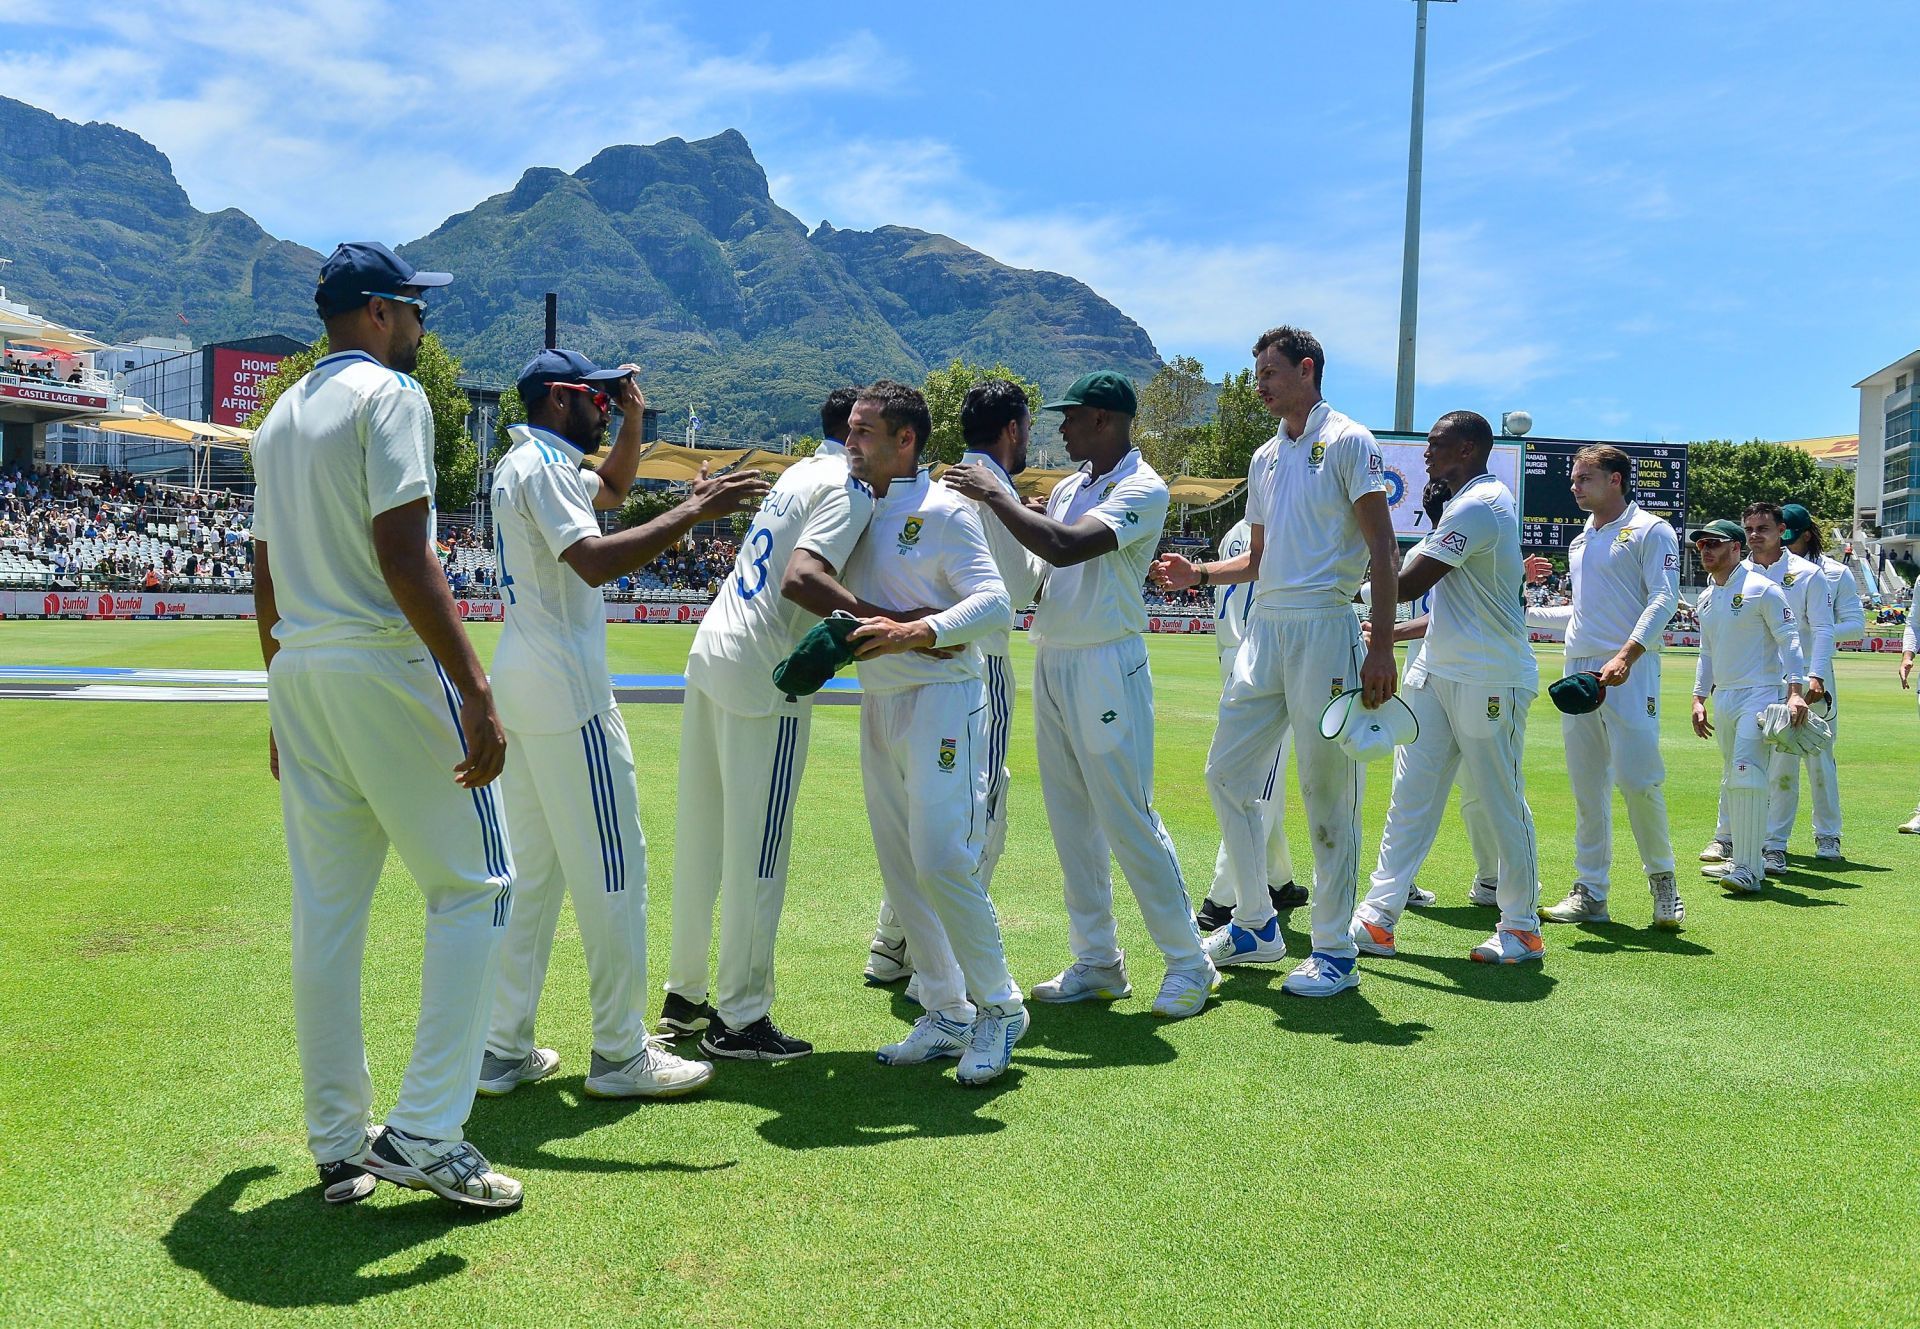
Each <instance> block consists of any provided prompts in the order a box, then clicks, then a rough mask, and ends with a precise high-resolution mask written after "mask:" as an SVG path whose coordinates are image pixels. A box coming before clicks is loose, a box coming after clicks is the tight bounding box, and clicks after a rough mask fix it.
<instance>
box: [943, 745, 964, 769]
mask: <svg viewBox="0 0 1920 1329" xmlns="http://www.w3.org/2000/svg"><path fill="white" fill-rule="evenodd" d="M959 755H960V754H959V751H958V747H957V744H956V740H954V739H951V738H943V739H941V740H940V769H941V770H943V771H950V770H952V769H953V763H954V761H955V760H956V759H958V757H959Z"/></svg>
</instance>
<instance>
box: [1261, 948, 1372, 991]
mask: <svg viewBox="0 0 1920 1329" xmlns="http://www.w3.org/2000/svg"><path fill="white" fill-rule="evenodd" d="M1359 986H1360V966H1359V965H1357V964H1355V963H1354V962H1353V961H1352V960H1344V961H1342V960H1336V959H1334V958H1333V957H1332V956H1331V955H1322V954H1320V953H1319V952H1318V951H1315V952H1314V953H1313V954H1311V955H1309V956H1307V958H1306V959H1304V960H1302V961H1301V962H1300V963H1299V964H1297V965H1295V966H1294V967H1293V972H1292V973H1290V974H1288V975H1287V976H1286V978H1285V979H1283V980H1282V981H1281V983H1280V990H1281V991H1282V992H1285V993H1287V994H1288V995H1290V996H1295V997H1331V996H1333V995H1334V994H1335V993H1339V992H1345V991H1346V990H1347V989H1348V988H1357V987H1359Z"/></svg>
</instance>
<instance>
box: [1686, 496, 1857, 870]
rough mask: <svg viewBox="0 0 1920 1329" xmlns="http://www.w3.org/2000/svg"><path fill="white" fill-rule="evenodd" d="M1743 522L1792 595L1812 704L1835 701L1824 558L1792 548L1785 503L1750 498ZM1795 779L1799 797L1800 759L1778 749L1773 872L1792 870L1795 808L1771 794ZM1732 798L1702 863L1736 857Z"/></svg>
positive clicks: (1753, 552)
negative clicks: (1780, 806)
mask: <svg viewBox="0 0 1920 1329" xmlns="http://www.w3.org/2000/svg"><path fill="white" fill-rule="evenodd" d="M1740 525H1741V527H1742V528H1743V529H1744V531H1745V533H1746V537H1747V560H1746V561H1747V566H1748V567H1749V568H1750V569H1752V570H1753V571H1755V572H1758V573H1761V574H1762V575H1764V576H1765V577H1766V578H1767V579H1768V580H1769V581H1771V582H1772V583H1773V584H1774V585H1776V586H1778V587H1779V588H1780V590H1781V593H1782V594H1783V595H1784V596H1785V597H1786V601H1787V608H1789V609H1791V610H1792V611H1793V622H1794V626H1795V628H1796V630H1797V631H1798V633H1799V637H1800V655H1801V659H1802V660H1803V661H1804V663H1805V665H1806V671H1807V687H1806V695H1807V702H1808V704H1809V705H1816V706H1822V707H1823V708H1824V707H1827V706H1831V705H1832V703H1833V696H1832V693H1831V692H1830V691H1829V689H1828V687H1827V683H1828V681H1829V680H1830V679H1831V678H1832V677H1833V597H1832V594H1831V592H1830V591H1829V589H1828V586H1827V579H1826V578H1825V577H1824V576H1822V575H1821V573H1820V568H1819V565H1818V564H1815V563H1810V562H1808V561H1807V560H1806V559H1804V558H1801V557H1800V556H1799V555H1797V554H1792V553H1789V552H1788V551H1787V548H1786V544H1785V539H1786V521H1785V519H1784V518H1783V517H1782V515H1781V512H1780V508H1779V505H1777V504H1774V503H1749V504H1748V505H1747V510H1746V511H1745V512H1743V513H1741V514H1740ZM1776 700H1778V699H1777V698H1776ZM1789 785H1791V786H1792V787H1793V792H1794V795H1795V798H1796V800H1797V798H1798V794H1799V760H1798V758H1795V757H1790V756H1788V755H1787V754H1786V753H1783V752H1776V753H1774V754H1773V757H1772V759H1771V764H1770V765H1769V767H1768V780H1767V788H1768V799H1769V809H1768V813H1769V815H1768V833H1767V842H1766V849H1765V852H1764V854H1763V856H1762V858H1763V862H1764V865H1765V869H1766V871H1768V872H1771V873H1780V872H1785V871H1786V870H1787V830H1788V829H1789V828H1790V827H1791V825H1792V813H1791V812H1789V813H1788V814H1787V818H1786V820H1784V821H1782V820H1781V819H1780V818H1779V816H1778V814H1776V813H1775V812H1774V811H1773V809H1772V806H1771V800H1772V799H1774V798H1778V797H1779V796H1780V795H1781V794H1782V793H1784V792H1785V789H1786V788H1787V786H1789ZM1727 800H1728V794H1727V791H1726V789H1725V788H1724V787H1723V788H1722V789H1721V792H1720V820H1719V823H1718V824H1717V825H1716V826H1715V827H1714V833H1713V840H1712V841H1711V842H1710V843H1709V844H1708V845H1707V847H1706V848H1705V849H1703V850H1701V852H1700V861H1701V862H1702V863H1711V864H1717V865H1720V866H1723V867H1724V865H1725V864H1727V863H1728V862H1730V861H1731V859H1732V855H1731V852H1730V851H1729V850H1728V849H1727V841H1728V837H1729V834H1730V829H1731V822H1730V820H1729V816H1730V814H1729V809H1728V802H1727ZM1776 829H1777V834H1776ZM1708 875H1710V876H1717V875H1718V873H1717V872H1715V873H1710V874H1708Z"/></svg>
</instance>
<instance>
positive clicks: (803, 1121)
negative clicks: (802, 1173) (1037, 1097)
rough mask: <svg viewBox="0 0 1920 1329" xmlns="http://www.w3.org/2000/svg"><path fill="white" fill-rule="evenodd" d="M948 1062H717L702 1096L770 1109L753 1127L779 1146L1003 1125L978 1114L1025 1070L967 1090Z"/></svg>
mask: <svg viewBox="0 0 1920 1329" xmlns="http://www.w3.org/2000/svg"><path fill="white" fill-rule="evenodd" d="M905 1032H906V1031H905V1029H904V1028H903V1029H902V1030H901V1033H902V1034H904V1033H905ZM1029 1037H1031V1035H1029ZM953 1067H954V1063H953V1061H952V1059H951V1058H942V1059H941V1060H939V1061H935V1062H930V1063H928V1064H927V1065H924V1066H882V1065H881V1064H880V1063H879V1062H877V1061H875V1060H874V1059H873V1053H871V1052H816V1053H814V1054H813V1055H812V1056H810V1057H802V1058H800V1059H799V1060H798V1061H787V1062H772V1061H762V1062H746V1061H741V1062H723V1063H721V1064H720V1066H719V1068H718V1073H717V1074H716V1075H715V1076H714V1077H713V1083H712V1084H711V1085H710V1086H709V1087H708V1089H707V1090H706V1092H705V1094H704V1095H703V1097H705V1098H708V1099H718V1100H720V1101H722V1102H727V1103H744V1104H747V1105H748V1106H750V1107H757V1108H763V1109H765V1110H767V1111H768V1112H771V1113H772V1114H773V1115H772V1116H771V1117H769V1118H768V1119H767V1120H765V1121H763V1122H761V1123H760V1124H759V1125H758V1126H756V1127H755V1128H754V1129H755V1130H756V1131H758V1132H759V1134H760V1138H761V1139H763V1140H765V1141H766V1142H767V1143H768V1144H771V1145H773V1146H775V1147H776V1148H780V1149H845V1148H849V1147H851V1146H856V1145H871V1144H892V1143H893V1142H894V1141H896V1140H917V1139H940V1138H944V1137H947V1136H961V1135H991V1134H993V1133H994V1132H995V1131H1000V1130H1004V1129H1006V1123H1005V1122H1002V1121H997V1120H995V1119H994V1118H992V1117H985V1116H981V1115H980V1113H981V1110H982V1109H983V1108H985V1107H986V1106H987V1105H988V1104H990V1103H992V1102H993V1100H994V1099H996V1098H998V1097H999V1096H1000V1095H1001V1094H1003V1093H1006V1092H1007V1091H1008V1090H1010V1089H1014V1088H1017V1087H1018V1086H1019V1084H1020V1081H1021V1080H1022V1079H1023V1078H1024V1076H1025V1072H1024V1071H1022V1070H1020V1069H1019V1067H1017V1066H1016V1067H1015V1068H1013V1069H1012V1070H1009V1071H1008V1072H1007V1073H1006V1074H1005V1075H1002V1076H1001V1077H1000V1078H999V1079H997V1080H994V1081H993V1082H991V1083H990V1084H986V1085H982V1086H981V1087H980V1088H977V1089H969V1088H966V1087H964V1086H962V1085H960V1084H958V1083H956V1082H955V1080H954V1078H953Z"/></svg>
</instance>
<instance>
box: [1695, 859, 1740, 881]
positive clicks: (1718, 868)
mask: <svg viewBox="0 0 1920 1329" xmlns="http://www.w3.org/2000/svg"><path fill="white" fill-rule="evenodd" d="M1731 871H1733V860H1732V859H1731V858H1727V859H1722V860H1721V861H1720V862H1718V863H1702V864H1701V865H1700V875H1701V876H1703V877H1712V878H1714V879H1715V880H1718V879H1719V878H1721V877H1724V876H1726V875H1727V874H1728V873H1729V872H1731Z"/></svg>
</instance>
